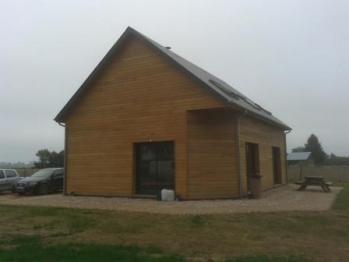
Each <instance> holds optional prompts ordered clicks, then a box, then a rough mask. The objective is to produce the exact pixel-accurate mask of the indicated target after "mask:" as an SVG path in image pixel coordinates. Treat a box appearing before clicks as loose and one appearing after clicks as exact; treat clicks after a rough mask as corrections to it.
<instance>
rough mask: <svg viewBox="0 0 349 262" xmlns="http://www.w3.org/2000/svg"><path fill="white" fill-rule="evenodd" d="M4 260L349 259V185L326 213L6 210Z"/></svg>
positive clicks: (0, 236) (0, 248)
mask: <svg viewBox="0 0 349 262" xmlns="http://www.w3.org/2000/svg"><path fill="white" fill-rule="evenodd" d="M0 214H1V215H0V261H191V260H193V259H201V260H199V261H207V259H209V258H210V259H212V260H213V261H231V262H238V261H239V262H251V261H258V262H259V261H261V262H264V261H265V262H269V261H280V262H283V261H349V185H345V188H344V189H343V190H342V191H341V193H340V194H339V195H338V197H337V200H336V202H335V203H334V205H333V208H332V210H329V211H326V212H280V213H252V214H235V215H205V216H198V215H193V216H189V215H178V216H175V215H155V214H154V215H152V214H143V213H127V212H116V211H101V210H80V209H79V210H77V209H64V208H42V207H19V206H0Z"/></svg>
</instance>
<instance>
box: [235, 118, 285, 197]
mask: <svg viewBox="0 0 349 262" xmlns="http://www.w3.org/2000/svg"><path fill="white" fill-rule="evenodd" d="M284 136H285V134H284V132H283V131H282V130H280V129H278V128H276V127H274V126H271V125H267V124H265V123H263V122H261V121H259V120H257V119H253V118H251V117H248V116H242V117H241V118H240V168H241V175H242V188H243V194H246V193H247V174H246V152H245V146H246V143H256V144H258V148H259V167H260V175H261V176H262V189H263V190H265V189H269V188H272V187H273V186H274V179H273V155H272V152H273V151H272V150H273V149H272V148H273V147H279V148H280V154H281V179H282V181H281V182H282V183H286V156H285V146H286V145H285V141H284Z"/></svg>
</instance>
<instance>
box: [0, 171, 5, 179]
mask: <svg viewBox="0 0 349 262" xmlns="http://www.w3.org/2000/svg"><path fill="white" fill-rule="evenodd" d="M2 178H5V174H4V171H2V170H0V179H2Z"/></svg>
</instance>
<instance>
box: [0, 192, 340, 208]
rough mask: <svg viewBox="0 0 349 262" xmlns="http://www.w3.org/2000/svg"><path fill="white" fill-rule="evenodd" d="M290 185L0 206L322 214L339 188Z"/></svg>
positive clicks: (51, 198) (10, 200)
mask: <svg viewBox="0 0 349 262" xmlns="http://www.w3.org/2000/svg"><path fill="white" fill-rule="evenodd" d="M295 189H296V187H295V186H294V185H287V186H282V187H279V188H276V189H272V190H269V191H267V192H265V193H264V194H263V195H262V198H261V199H257V200H255V199H242V200H197V201H181V202H161V201H156V200H151V199H131V198H117V197H113V198H106V197H82V196H63V195H58V194H55V195H45V196H16V195H1V196H0V204H8V205H25V206H49V207H67V208H87V209H107V210H119V211H134V212H148V213H161V214H223V213H247V212H278V211H297V210H298V211H324V210H328V209H329V208H330V207H331V204H332V203H333V201H334V199H335V197H336V195H337V193H338V192H339V191H340V190H341V188H340V187H333V188H332V192H331V193H324V192H322V191H321V189H320V188H318V187H308V188H307V190H306V191H296V190H295Z"/></svg>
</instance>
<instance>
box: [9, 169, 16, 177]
mask: <svg viewBox="0 0 349 262" xmlns="http://www.w3.org/2000/svg"><path fill="white" fill-rule="evenodd" d="M16 176H17V174H16V172H15V171H13V170H6V177H16Z"/></svg>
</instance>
